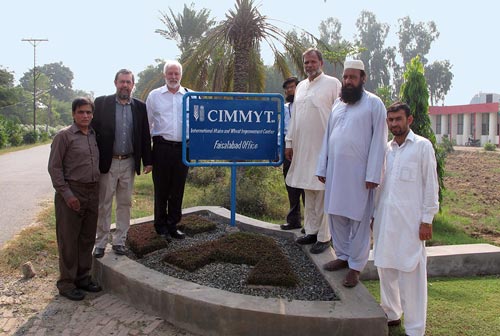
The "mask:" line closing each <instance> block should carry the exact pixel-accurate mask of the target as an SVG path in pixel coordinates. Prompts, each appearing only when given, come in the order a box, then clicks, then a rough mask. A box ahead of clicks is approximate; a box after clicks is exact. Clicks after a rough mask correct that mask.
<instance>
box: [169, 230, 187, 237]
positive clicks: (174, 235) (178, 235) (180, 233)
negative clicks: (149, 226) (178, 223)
mask: <svg viewBox="0 0 500 336" xmlns="http://www.w3.org/2000/svg"><path fill="white" fill-rule="evenodd" d="M169 235H170V237H172V238H174V239H184V238H186V235H185V234H184V233H183V232H181V231H179V230H175V231H172V232H169Z"/></svg>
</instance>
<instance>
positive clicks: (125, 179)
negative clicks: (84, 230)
mask: <svg viewBox="0 0 500 336" xmlns="http://www.w3.org/2000/svg"><path fill="white" fill-rule="evenodd" d="M134 165H135V163H134V158H133V157H129V158H128V159H124V160H118V159H113V160H112V162H111V167H110V168H109V172H107V173H106V174H101V176H100V178H99V219H98V221H97V236H96V241H95V247H99V248H105V247H106V244H107V243H108V240H109V235H110V227H111V207H112V205H113V197H114V196H116V230H115V232H114V234H113V237H112V244H113V245H122V246H125V241H126V239H127V234H128V229H129V227H130V208H131V207H132V191H133V189H134V179H135V171H134V169H135V168H134Z"/></svg>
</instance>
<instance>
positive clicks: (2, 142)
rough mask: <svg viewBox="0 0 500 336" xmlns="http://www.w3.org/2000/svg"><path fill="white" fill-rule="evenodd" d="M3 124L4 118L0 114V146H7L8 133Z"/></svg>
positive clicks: (4, 123)
mask: <svg viewBox="0 0 500 336" xmlns="http://www.w3.org/2000/svg"><path fill="white" fill-rule="evenodd" d="M5 125H6V122H5V119H4V118H3V117H2V116H0V148H3V147H5V146H7V141H8V134H7V130H6V127H5Z"/></svg>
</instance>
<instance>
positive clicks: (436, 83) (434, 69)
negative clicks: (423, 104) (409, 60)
mask: <svg viewBox="0 0 500 336" xmlns="http://www.w3.org/2000/svg"><path fill="white" fill-rule="evenodd" d="M451 67H452V66H451V64H450V61H448V60H446V61H436V62H434V63H432V64H429V65H427V66H426V67H425V79H426V80H427V84H428V85H429V93H430V101H431V105H437V104H438V103H439V102H440V101H442V102H444V98H445V97H446V94H447V93H448V92H449V91H450V88H451V81H452V80H453V73H452V72H451Z"/></svg>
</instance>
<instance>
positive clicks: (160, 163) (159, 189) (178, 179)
mask: <svg viewBox="0 0 500 336" xmlns="http://www.w3.org/2000/svg"><path fill="white" fill-rule="evenodd" d="M187 174H188V167H187V166H186V165H184V163H183V162H182V143H180V142H172V141H167V140H164V139H163V138H162V137H156V136H155V137H154V138H153V184H154V191H155V203H154V226H155V229H156V232H157V233H158V234H165V233H169V232H174V231H176V230H177V223H179V222H180V221H181V218H182V199H183V197H184V186H185V184H186V178H187Z"/></svg>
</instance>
